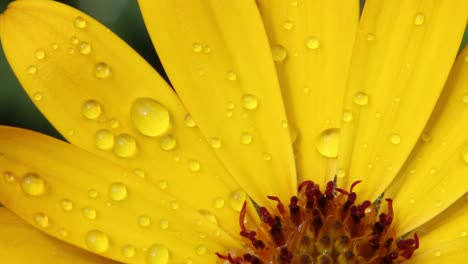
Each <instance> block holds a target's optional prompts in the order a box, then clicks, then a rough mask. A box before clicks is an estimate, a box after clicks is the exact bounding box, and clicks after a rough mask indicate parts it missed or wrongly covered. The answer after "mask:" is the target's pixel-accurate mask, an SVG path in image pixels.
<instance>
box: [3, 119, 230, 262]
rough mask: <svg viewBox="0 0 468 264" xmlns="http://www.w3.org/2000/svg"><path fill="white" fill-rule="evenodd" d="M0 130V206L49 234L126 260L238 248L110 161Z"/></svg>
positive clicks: (206, 258) (207, 219)
mask: <svg viewBox="0 0 468 264" xmlns="http://www.w3.org/2000/svg"><path fill="white" fill-rule="evenodd" d="M0 133H1V135H2V137H1V138H0V152H1V153H2V156H1V158H0V168H2V174H3V175H2V176H3V177H2V179H1V180H0V202H1V203H2V204H3V205H4V206H5V207H7V208H8V209H10V210H12V211H13V212H14V213H15V214H16V215H18V216H19V217H21V218H22V219H24V220H25V221H27V222H28V223H30V224H32V225H34V226H35V227H36V228H38V229H40V230H41V231H43V232H45V233H47V234H49V235H52V236H54V237H57V238H59V239H61V240H64V241H66V242H68V243H71V244H74V245H76V246H78V247H81V248H84V249H87V250H89V251H92V252H94V253H97V254H100V255H103V256H105V257H108V258H111V259H114V260H118V261H129V262H132V263H145V261H148V262H149V263H157V264H163V263H169V262H171V263H177V262H182V261H187V260H188V259H190V260H193V261H194V262H198V263H208V262H212V261H214V260H215V259H216V255H215V254H214V253H215V252H219V251H223V250H225V248H235V247H237V245H238V244H237V243H238V242H236V241H235V240H233V239H232V238H231V237H230V236H229V235H227V234H226V233H224V232H223V231H222V230H221V229H220V228H219V227H218V226H217V225H216V218H215V217H213V216H212V215H210V214H208V213H206V214H205V215H203V214H200V213H199V212H197V211H196V210H193V209H191V208H190V207H189V206H188V205H186V204H185V203H183V202H181V201H179V200H177V199H176V198H174V197H172V196H170V195H168V194H166V193H165V192H163V191H161V190H160V189H159V188H158V187H157V186H154V185H153V184H150V183H148V182H145V181H143V180H142V179H140V178H138V177H136V176H134V175H131V174H129V173H128V170H126V169H124V168H121V167H119V166H117V165H116V164H113V163H111V162H109V161H106V160H105V159H101V158H99V157H96V156H94V155H92V154H90V153H88V152H85V151H82V150H80V149H78V148H76V147H73V146H71V145H69V144H67V143H64V142H61V141H58V140H56V139H53V138H50V137H47V136H44V135H40V134H36V133H33V132H29V131H26V130H22V129H18V128H10V127H0ZM150 260H151V261H153V262H151V261H150Z"/></svg>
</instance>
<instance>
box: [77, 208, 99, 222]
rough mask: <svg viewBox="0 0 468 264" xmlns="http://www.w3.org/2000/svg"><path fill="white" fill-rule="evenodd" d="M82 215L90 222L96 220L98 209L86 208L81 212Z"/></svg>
mask: <svg viewBox="0 0 468 264" xmlns="http://www.w3.org/2000/svg"><path fill="white" fill-rule="evenodd" d="M81 213H82V214H83V216H84V217H85V218H87V219H89V220H94V219H96V216H97V212H96V209H94V208H92V207H85V208H83V210H81Z"/></svg>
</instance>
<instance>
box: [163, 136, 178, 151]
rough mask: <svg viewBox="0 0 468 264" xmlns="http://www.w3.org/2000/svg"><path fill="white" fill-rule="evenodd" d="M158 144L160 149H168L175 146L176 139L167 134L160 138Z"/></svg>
mask: <svg viewBox="0 0 468 264" xmlns="http://www.w3.org/2000/svg"><path fill="white" fill-rule="evenodd" d="M159 146H160V147H161V149H162V150H165V151H170V150H173V149H174V148H175V147H176V146H177V141H176V140H175V138H173V137H172V136H171V135H168V136H165V137H164V138H163V139H161V142H159Z"/></svg>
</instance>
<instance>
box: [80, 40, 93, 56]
mask: <svg viewBox="0 0 468 264" xmlns="http://www.w3.org/2000/svg"><path fill="white" fill-rule="evenodd" d="M78 49H79V51H80V53H81V54H83V55H88V54H90V53H91V44H89V43H88V42H86V41H83V42H81V43H80V45H79V47H78Z"/></svg>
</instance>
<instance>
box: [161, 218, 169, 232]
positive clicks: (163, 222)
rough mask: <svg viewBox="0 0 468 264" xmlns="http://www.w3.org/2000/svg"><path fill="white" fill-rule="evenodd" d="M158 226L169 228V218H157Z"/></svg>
mask: <svg viewBox="0 0 468 264" xmlns="http://www.w3.org/2000/svg"><path fill="white" fill-rule="evenodd" d="M159 228H161V229H163V230H165V229H168V228H169V220H167V219H161V220H159Z"/></svg>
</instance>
